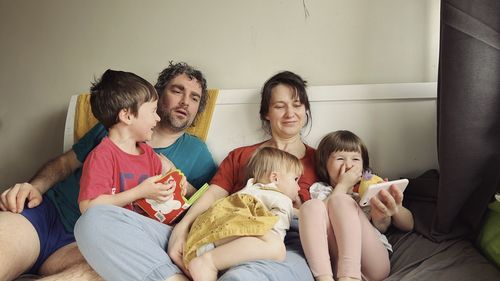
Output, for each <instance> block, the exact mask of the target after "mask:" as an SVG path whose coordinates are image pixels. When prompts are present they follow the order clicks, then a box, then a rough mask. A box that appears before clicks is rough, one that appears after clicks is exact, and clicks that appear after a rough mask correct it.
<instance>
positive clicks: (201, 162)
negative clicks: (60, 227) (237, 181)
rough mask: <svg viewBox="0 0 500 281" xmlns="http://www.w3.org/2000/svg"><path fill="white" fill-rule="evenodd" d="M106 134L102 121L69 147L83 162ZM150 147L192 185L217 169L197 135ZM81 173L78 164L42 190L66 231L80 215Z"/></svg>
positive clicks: (70, 228) (200, 183) (206, 181)
mask: <svg viewBox="0 0 500 281" xmlns="http://www.w3.org/2000/svg"><path fill="white" fill-rule="evenodd" d="M107 134H108V132H107V130H106V129H105V128H104V126H103V125H102V124H97V125H96V126H94V127H93V128H92V129H91V130H90V131H89V132H88V133H87V134H85V136H83V138H82V139H81V140H79V141H78V142H77V143H75V144H74V145H73V151H74V152H75V153H76V157H77V158H78V160H79V161H80V162H81V163H83V162H84V161H85V158H86V157H87V155H88V154H89V153H90V151H92V149H94V147H96V146H97V145H98V144H99V143H100V142H101V140H102V139H103V138H104V137H105V136H106V135H107ZM154 150H155V151H156V152H158V153H161V154H163V155H165V156H166V157H167V158H168V159H170V161H172V162H173V163H174V165H175V166H176V167H177V168H178V169H180V170H181V171H182V172H183V173H184V175H185V176H186V178H187V180H188V181H189V183H191V184H192V185H193V186H194V187H195V188H200V187H201V186H202V185H203V184H205V183H208V182H209V181H210V179H211V178H212V176H213V175H214V174H215V171H216V170H217V166H216V165H215V162H214V160H213V158H212V154H210V152H209V151H208V148H207V145H206V144H205V143H204V142H203V141H202V140H200V139H199V138H197V137H195V136H192V135H189V134H187V133H185V134H183V135H182V136H181V137H179V138H178V139H177V140H176V141H175V142H174V143H173V144H172V145H170V146H168V147H164V148H155V149H154ZM81 175H82V168H81V167H80V168H78V169H77V170H75V171H74V172H73V173H72V174H71V175H70V176H69V177H67V178H66V179H65V180H63V181H61V182H59V183H57V184H56V185H54V187H52V188H51V189H49V191H47V193H46V195H47V197H49V198H50V199H51V200H52V202H53V203H54V205H55V206H56V208H57V211H58V212H59V216H60V218H61V221H62V222H63V224H64V226H65V228H66V230H67V231H70V232H73V228H74V227H75V223H76V220H78V218H79V217H80V215H81V214H80V209H79V208H78V200H77V199H78V192H79V191H80V177H81Z"/></svg>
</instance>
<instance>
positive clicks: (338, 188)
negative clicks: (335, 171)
mask: <svg viewBox="0 0 500 281" xmlns="http://www.w3.org/2000/svg"><path fill="white" fill-rule="evenodd" d="M362 172H363V167H361V166H357V165H356V166H353V167H351V168H350V169H349V170H347V171H346V165H345V164H342V166H341V167H340V170H339V175H338V183H337V184H336V185H335V188H334V192H342V193H348V192H349V191H351V190H352V187H353V186H354V185H355V184H357V183H358V182H359V181H360V180H361V175H362Z"/></svg>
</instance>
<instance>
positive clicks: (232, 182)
mask: <svg viewBox="0 0 500 281" xmlns="http://www.w3.org/2000/svg"><path fill="white" fill-rule="evenodd" d="M262 144H263V142H261V143H257V144H254V145H250V146H243V147H239V148H236V149H234V150H233V151H231V152H230V153H229V154H228V156H227V157H226V158H224V160H223V161H222V163H221V164H220V165H219V169H218V170H217V173H216V174H215V175H214V177H213V178H212V180H211V181H210V184H215V185H218V186H220V187H222V188H223V189H225V190H226V191H227V192H229V194H232V193H234V192H236V191H238V190H240V189H242V188H243V187H244V186H245V185H246V180H247V179H246V174H245V169H246V165H247V163H248V161H250V158H251V157H252V155H253V153H254V152H255V150H257V149H258V148H259V147H260V146H261V145H262ZM314 152H315V149H314V148H312V147H310V146H308V145H306V154H305V156H304V157H303V158H302V159H300V162H302V165H303V166H304V173H303V174H302V176H301V177H300V179H299V186H300V190H299V196H300V199H301V200H302V202H305V201H307V200H309V199H311V196H310V194H309V187H310V186H311V185H312V184H313V183H315V182H316V181H317V179H318V177H317V175H316V172H315V170H314Z"/></svg>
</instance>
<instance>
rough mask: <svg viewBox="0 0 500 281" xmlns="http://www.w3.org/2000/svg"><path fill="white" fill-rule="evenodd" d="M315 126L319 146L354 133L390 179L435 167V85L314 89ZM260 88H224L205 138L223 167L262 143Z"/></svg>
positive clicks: (311, 131) (309, 136) (308, 135)
mask: <svg viewBox="0 0 500 281" xmlns="http://www.w3.org/2000/svg"><path fill="white" fill-rule="evenodd" d="M308 94H309V99H310V102H311V111H312V117H313V118H312V119H313V120H312V127H310V128H306V129H304V131H303V136H304V139H305V141H306V143H308V144H309V145H311V146H313V147H316V146H317V145H318V143H319V140H320V139H321V137H322V136H324V135H325V134H326V133H328V132H330V131H334V130H338V129H347V130H351V131H353V132H354V133H356V134H357V135H359V136H360V137H361V138H362V139H363V140H364V141H365V143H366V145H367V147H368V150H369V152H370V162H371V167H372V168H373V169H374V171H375V172H376V173H378V174H379V175H381V176H382V177H388V178H390V179H394V178H399V177H415V176H417V175H419V174H420V173H422V172H424V171H425V170H427V169H431V168H437V145H436V143H437V137H436V130H437V128H436V124H437V117H436V96H437V95H436V83H399V84H366V85H339V86H311V87H309V88H308ZM259 102H260V96H259V90H258V89H243V90H242V89H238V90H221V91H220V92H219V96H218V98H217V102H216V108H215V112H214V114H213V117H212V123H211V125H210V130H209V133H208V137H207V145H208V147H209V149H210V151H211V152H212V154H213V156H214V159H215V160H216V162H217V163H220V161H222V159H223V158H224V157H225V156H226V155H227V154H228V152H229V151H231V150H232V149H234V148H236V147H239V146H242V145H249V144H253V143H256V142H258V141H261V140H264V139H265V138H266V135H265V134H264V133H263V131H262V130H261V129H260V125H261V123H260V119H259V113H258V112H259ZM75 104H76V96H73V97H72V98H71V101H70V105H69V108H68V114H67V118H66V128H65V135H64V149H65V150H67V149H69V148H71V145H72V144H73V123H74V113H75V109H74V108H75Z"/></svg>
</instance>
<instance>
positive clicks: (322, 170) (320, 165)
mask: <svg viewBox="0 0 500 281" xmlns="http://www.w3.org/2000/svg"><path fill="white" fill-rule="evenodd" d="M337 151H347V152H353V151H356V152H360V153H361V158H362V159H363V171H367V170H370V157H369V156H368V149H367V148H366V146H365V144H364V143H363V141H362V140H361V139H360V138H359V137H358V136H357V135H356V134H354V133H353V132H350V131H347V130H339V131H335V132H331V133H329V134H327V135H326V136H324V137H323V139H321V142H320V143H319V145H318V148H317V149H316V157H315V158H316V173H317V174H318V178H319V180H320V181H322V182H326V183H329V182H330V177H329V176H328V170H327V168H326V164H327V163H328V158H330V154H332V153H333V152H337Z"/></svg>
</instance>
